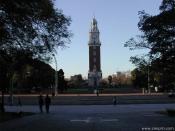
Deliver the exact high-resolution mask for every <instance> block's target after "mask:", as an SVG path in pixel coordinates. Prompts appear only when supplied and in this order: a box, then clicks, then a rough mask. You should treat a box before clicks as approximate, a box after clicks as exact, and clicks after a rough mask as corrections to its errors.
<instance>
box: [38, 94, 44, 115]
mask: <svg viewBox="0 0 175 131" xmlns="http://www.w3.org/2000/svg"><path fill="white" fill-rule="evenodd" d="M38 103H39V109H40V112H41V113H42V112H43V105H44V100H43V96H42V95H40V96H39V98H38Z"/></svg>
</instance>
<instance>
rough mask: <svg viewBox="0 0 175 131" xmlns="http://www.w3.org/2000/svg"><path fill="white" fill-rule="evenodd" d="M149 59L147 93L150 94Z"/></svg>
mask: <svg viewBox="0 0 175 131" xmlns="http://www.w3.org/2000/svg"><path fill="white" fill-rule="evenodd" d="M149 67H150V59H149V61H148V93H151V89H150V68H149Z"/></svg>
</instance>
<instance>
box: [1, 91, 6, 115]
mask: <svg viewBox="0 0 175 131" xmlns="http://www.w3.org/2000/svg"><path fill="white" fill-rule="evenodd" d="M1 112H2V113H4V112H5V108H4V90H3V89H2V100H1Z"/></svg>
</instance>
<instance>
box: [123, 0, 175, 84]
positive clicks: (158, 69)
mask: <svg viewBox="0 0 175 131" xmlns="http://www.w3.org/2000/svg"><path fill="white" fill-rule="evenodd" d="M159 9H160V13H159V14H157V15H154V16H151V15H149V14H147V13H145V12H144V11H140V12H139V17H140V21H139V23H138V28H139V30H140V31H141V32H142V35H139V36H138V40H136V39H134V38H131V39H130V40H129V41H127V42H126V43H125V47H129V48H130V49H131V50H132V49H149V52H148V54H146V55H145V56H144V57H142V59H140V60H141V61H143V59H144V60H146V59H145V57H146V56H147V58H148V59H147V62H146V63H147V65H148V64H149V65H150V66H152V67H153V68H152V69H154V72H155V75H156V74H160V75H159V76H160V77H162V79H164V80H165V79H166V80H167V81H164V82H163V83H164V84H163V83H162V85H163V86H165V85H167V84H169V83H171V84H175V81H174V79H175V75H174V74H175V1H174V0H163V1H162V3H161V5H160V7H159ZM135 58H136V57H135ZM135 60H136V59H135ZM137 60H139V59H137ZM148 61H149V62H148ZM135 62H136V61H135ZM138 62H139V61H137V62H136V63H138ZM138 65H139V64H138Z"/></svg>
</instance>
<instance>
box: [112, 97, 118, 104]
mask: <svg viewBox="0 0 175 131" xmlns="http://www.w3.org/2000/svg"><path fill="white" fill-rule="evenodd" d="M116 104H117V97H116V96H114V97H113V105H116Z"/></svg>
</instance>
